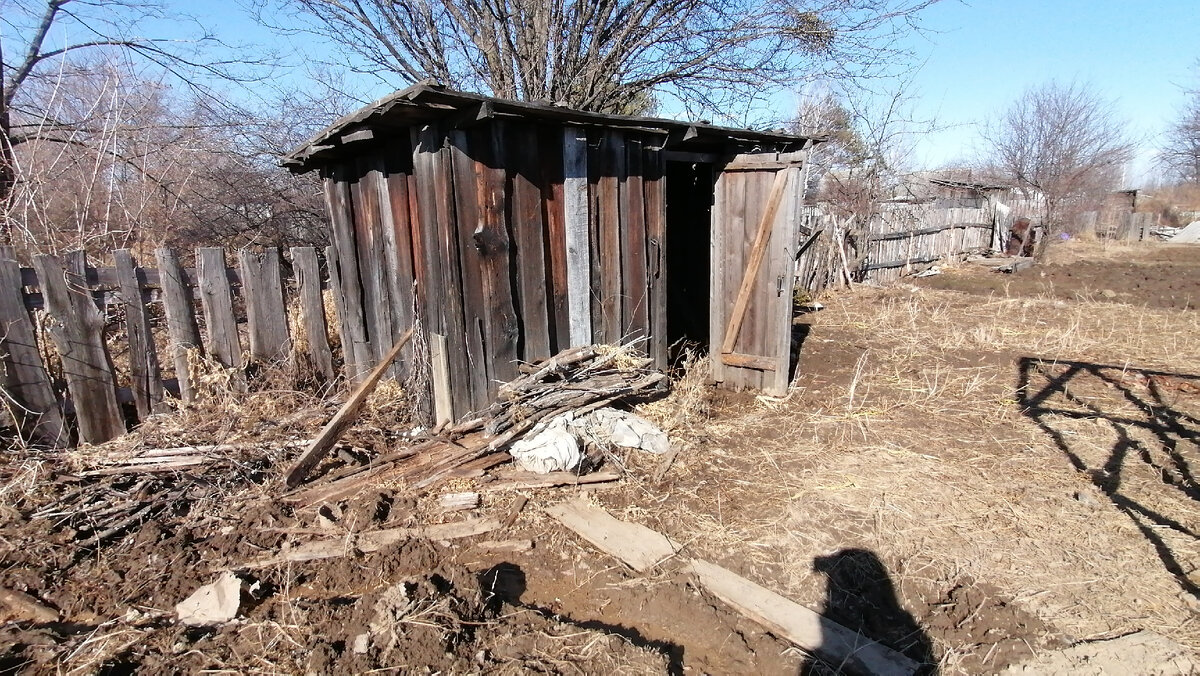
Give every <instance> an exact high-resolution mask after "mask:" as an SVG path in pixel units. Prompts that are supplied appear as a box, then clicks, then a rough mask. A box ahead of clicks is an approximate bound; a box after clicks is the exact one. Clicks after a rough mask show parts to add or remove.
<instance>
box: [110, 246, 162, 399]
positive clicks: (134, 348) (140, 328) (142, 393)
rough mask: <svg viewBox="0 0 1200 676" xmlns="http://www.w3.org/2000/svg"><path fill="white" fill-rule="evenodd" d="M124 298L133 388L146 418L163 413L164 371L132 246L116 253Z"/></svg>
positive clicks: (122, 296)
mask: <svg viewBox="0 0 1200 676" xmlns="http://www.w3.org/2000/svg"><path fill="white" fill-rule="evenodd" d="M113 262H114V263H115V264H116V268H117V281H118V283H119V284H120V289H121V301H122V305H124V307H125V330H126V332H127V334H128V337H129V381H130V382H129V387H130V389H131V390H132V391H133V403H134V405H135V406H136V407H137V412H138V418H140V419H141V420H145V419H146V418H147V417H148V416H149V415H150V414H151V413H161V412H162V411H163V410H164V407H163V384H162V373H160V370H159V366H158V351H157V349H156V348H155V346H154V336H153V334H152V333H151V331H150V315H149V314H147V313H146V304H145V303H144V302H142V287H143V286H144V285H143V284H142V282H141V280H140V279H139V276H140V275H139V273H140V270H139V269H138V268H137V267H136V266H135V265H134V261H133V254H132V253H131V252H130V251H129V249H118V250H116V251H114V252H113Z"/></svg>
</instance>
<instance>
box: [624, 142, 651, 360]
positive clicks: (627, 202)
mask: <svg viewBox="0 0 1200 676" xmlns="http://www.w3.org/2000/svg"><path fill="white" fill-rule="evenodd" d="M642 155H643V150H642V139H641V138H640V137H638V136H635V135H630V136H629V137H628V138H626V139H625V166H626V171H625V174H624V180H623V181H622V182H621V186H620V190H621V214H622V217H621V221H622V237H621V240H622V241H621V278H622V282H621V286H622V290H623V292H624V295H623V297H622V298H621V326H622V331H621V334H622V335H621V339H622V340H625V341H630V340H637V339H641V338H645V337H646V334H648V333H649V332H650V308H649V306H648V304H649V302H650V298H649V293H648V289H649V284H648V280H647V278H646V202H645V193H644V192H643V190H644V188H643V181H642Z"/></svg>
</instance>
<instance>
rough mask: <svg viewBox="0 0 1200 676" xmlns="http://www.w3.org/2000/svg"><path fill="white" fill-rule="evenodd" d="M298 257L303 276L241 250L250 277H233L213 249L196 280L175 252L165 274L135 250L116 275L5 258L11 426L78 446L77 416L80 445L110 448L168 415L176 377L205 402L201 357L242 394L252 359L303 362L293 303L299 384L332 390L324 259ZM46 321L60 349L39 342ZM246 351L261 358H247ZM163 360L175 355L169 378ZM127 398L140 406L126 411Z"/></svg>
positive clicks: (5, 383)
mask: <svg viewBox="0 0 1200 676" xmlns="http://www.w3.org/2000/svg"><path fill="white" fill-rule="evenodd" d="M292 256H293V267H294V268H295V274H294V275H289V274H287V271H285V270H284V269H283V266H282V263H283V261H282V259H281V258H280V256H279V252H278V251H275V250H269V249H268V250H267V251H265V252H261V253H259V252H254V251H249V250H243V251H242V252H240V254H239V257H238V258H239V263H240V268H241V269H240V271H239V270H234V269H230V268H228V267H226V257H225V252H224V251H223V250H221V249H214V248H201V249H198V250H197V251H196V260H197V268H196V269H194V270H193V269H188V268H184V267H183V266H182V265H181V264H180V261H179V257H178V256H177V255H176V254H175V252H174V251H171V250H170V249H158V250H156V251H155V258H156V259H157V261H158V266H159V267H158V269H154V268H148V269H144V268H141V267H139V266H138V264H137V263H138V262H137V261H136V260H135V259H134V257H133V254H132V252H130V251H127V250H118V251H115V252H113V255H112V258H113V260H114V262H115V267H113V268H93V267H88V266H87V261H86V260H85V258H84V256H83V254H82V253H81V252H74V253H69V254H66V255H64V256H62V257H57V256H49V255H39V256H35V257H34V259H33V263H34V267H33V268H21V267H20V266H19V265H18V263H17V261H16V259H15V254H14V252H13V250H12V249H11V248H0V321H2V322H3V324H4V325H5V327H6V330H5V331H4V332H0V388H2V389H3V392H0V399H4V400H5V401H7V402H8V404H9V405H8V406H7V409H8V411H9V412H10V415H8V416H6V418H7V419H6V420H3V421H0V425H5V426H7V425H10V424H13V423H15V424H16V426H17V427H18V428H19V429H21V430H22V431H23V432H24V433H26V434H27V435H28V436H27V437H26V438H36V439H37V440H39V441H40V442H42V443H44V444H48V445H54V446H64V445H67V444H69V443H70V441H71V437H72V434H71V431H70V430H69V429H68V425H67V421H68V420H69V419H70V417H69V416H64V414H63V411H68V412H71V413H73V416H74V417H73V422H74V429H75V431H76V433H77V435H78V438H79V439H80V440H81V441H86V442H90V443H99V442H103V441H106V440H108V439H111V438H113V437H115V436H117V435H120V434H122V433H124V432H125V430H126V426H127V424H129V423H136V422H138V421H143V420H145V419H146V417H147V416H149V415H152V414H154V413H158V412H162V411H163V410H165V408H166V401H167V397H166V392H167V390H169V389H171V388H169V387H168V383H169V381H167V380H164V371H165V372H166V375H167V376H170V375H172V372H173V375H174V376H175V383H176V384H177V388H176V389H175V391H176V392H177V393H178V395H179V396H180V397H181V398H182V399H183V400H185V401H187V400H192V399H194V398H195V397H196V396H197V394H196V388H195V384H194V383H193V382H192V379H191V374H190V369H189V357H190V355H193V354H199V355H201V356H204V355H205V354H207V356H208V357H210V358H212V359H213V360H215V361H217V362H219V363H220V364H222V365H224V366H227V367H229V368H230V369H231V375H232V376H233V380H234V382H236V383H240V384H243V385H244V384H245V383H246V382H247V380H246V379H247V377H249V376H248V375H247V374H246V373H243V372H242V370H241V367H242V365H244V364H247V363H249V362H251V361H252V360H257V361H259V363H260V364H263V365H266V364H268V363H271V364H280V363H282V364H298V363H299V362H298V361H297V360H298V358H299V357H300V356H299V355H296V354H293V352H294V351H295V350H296V349H297V346H296V345H295V344H293V342H292V340H291V335H290V328H289V321H288V312H287V303H288V302H289V301H291V302H295V303H296V304H297V305H299V306H300V307H299V308H298V311H297V316H298V318H299V325H300V326H303V327H304V332H305V340H304V341H303V344H302V346H301V348H302V349H303V350H304V355H303V359H304V361H305V363H307V364H308V365H309V367H308V368H307V369H296V368H293V369H290V371H289V372H290V373H292V374H294V376H295V377H296V379H297V381H298V382H297V384H299V381H304V382H312V381H313V380H314V379H315V381H316V382H317V383H318V384H325V383H328V382H329V381H331V380H332V379H333V378H334V377H335V375H336V371H335V368H334V361H335V359H334V355H333V353H332V351H331V350H330V346H329V340H328V336H327V331H328V329H327V326H326V321H325V313H324V304H323V301H322V291H321V287H322V280H321V272H320V266H319V261H318V258H317V255H316V251H315V250H314V249H312V248H306V247H298V248H295V249H293V250H292ZM293 276H294V279H295V282H294V284H293V283H292V278H293ZM242 282H247V283H245V284H243V283H242ZM293 287H294V288H293ZM197 299H199V301H200V303H199V304H200V306H201V308H200V310H199V311H198V309H197V303H196V300H197ZM156 306H161V309H155V307H156ZM35 312H36V313H40V314H42V315H44V316H43V317H40V318H37V322H36V323H42V324H44V325H45V326H47V327H48V329H49V334H50V336H51V338H52V340H53V346H50V345H39V344H38V340H37V333H36V331H35V329H34V327H35V317H34V316H33V315H32V313H35ZM198 314H199V315H202V317H203V321H197V315H198ZM160 318H161V319H160ZM201 327H203V334H202V333H201ZM243 336H244V337H246V338H248V341H243V340H242V337H243ZM122 343H124V345H121V344H122ZM244 344H246V345H249V346H250V350H251V354H244V353H243V350H242V345H244ZM114 348H116V349H119V350H120V351H121V352H125V353H127V354H128V355H129V357H128V363H127V364H126V363H122V364H121V365H119V367H118V366H115V365H114V364H113V361H112V358H111V352H110V350H114ZM160 354H165V355H167V356H169V359H168V360H167V368H163V366H162V365H161V364H160V359H159V355H160ZM47 355H49V356H47ZM47 358H49V359H50V360H51V362H50V363H47V362H46V361H45V360H46V359H47ZM60 369H61V372H62V374H63V378H64V379H65V381H66V391H65V392H60V393H56V392H55V390H54V387H53V386H52V381H51V379H50V377H49V375H48V373H49V372H50V371H52V370H53V371H57V370H60ZM124 392H127V393H128V397H127V399H125V400H126V401H128V402H129V403H130V404H132V406H129V407H123V406H122V404H121V401H122V396H120V395H121V394H122V393H124ZM60 398H61V401H60Z"/></svg>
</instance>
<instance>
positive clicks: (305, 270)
mask: <svg viewBox="0 0 1200 676" xmlns="http://www.w3.org/2000/svg"><path fill="white" fill-rule="evenodd" d="M291 252H292V269H293V270H294V271H295V273H296V288H297V292H298V295H299V301H300V328H301V330H303V331H304V341H303V343H304V348H305V354H306V356H307V357H308V361H309V364H310V365H311V366H312V369H313V372H315V373H316V374H317V375H319V376H320V377H321V378H322V379H323V380H324V381H325V382H330V381H332V380H333V379H334V378H335V374H334V372H333V351H332V350H330V349H329V338H328V336H327V335H326V333H325V331H326V329H325V303H324V299H323V298H322V296H321V265H320V262H319V261H318V260H317V250H316V249H314V248H313V247H311V246H294V247H292V249H291Z"/></svg>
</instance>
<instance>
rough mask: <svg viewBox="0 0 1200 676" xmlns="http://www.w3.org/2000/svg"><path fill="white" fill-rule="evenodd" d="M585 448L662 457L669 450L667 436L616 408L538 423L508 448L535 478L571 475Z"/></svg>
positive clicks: (569, 414)
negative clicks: (617, 449)
mask: <svg viewBox="0 0 1200 676" xmlns="http://www.w3.org/2000/svg"><path fill="white" fill-rule="evenodd" d="M584 444H592V445H594V446H598V447H600V448H609V447H612V446H620V447H622V448H632V449H639V450H643V451H647V452H649V453H656V454H660V455H661V454H663V453H666V452H667V451H669V450H670V449H671V442H670V440H669V439H668V438H667V433H666V432H663V431H662V430H661V429H659V427H658V426H657V425H655V424H654V423H652V422H650V421H649V420H646V419H645V418H643V417H641V416H639V415H635V414H633V413H630V412H628V411H620V410H617V409H615V408H601V409H597V410H595V411H592V412H590V413H587V414H585V415H583V416H579V417H576V415H575V413H573V412H568V413H564V414H562V415H559V416H556V417H554V418H552V419H550V420H549V421H543V422H541V423H538V424H537V425H536V426H535V427H534V428H533V430H532V431H531V432H530V434H528V435H527V436H526V437H525V438H524V439H521V440H520V441H517V442H516V443H514V444H512V446H510V447H509V449H508V452H509V454H510V455H512V457H513V459H514V460H516V461H517V464H519V465H521V467H523V468H524V469H526V470H527V471H530V472H535V473H537V474H547V473H549V472H559V471H566V472H569V471H572V470H575V469H576V468H578V467H579V463H580V462H582V460H583V450H582V447H583V445H584Z"/></svg>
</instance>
